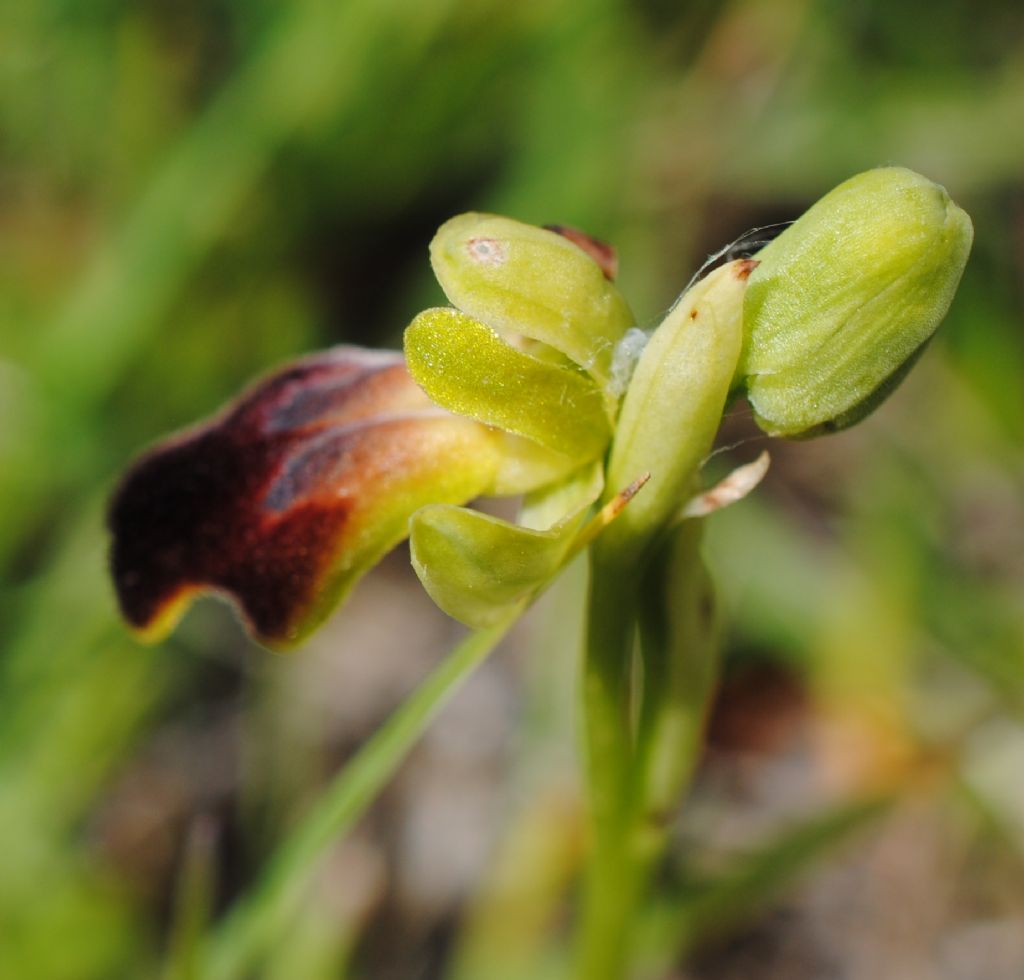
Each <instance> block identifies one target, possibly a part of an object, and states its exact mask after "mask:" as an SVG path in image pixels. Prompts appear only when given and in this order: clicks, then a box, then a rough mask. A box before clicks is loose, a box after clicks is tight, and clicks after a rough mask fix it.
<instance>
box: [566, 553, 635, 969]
mask: <svg viewBox="0 0 1024 980" xmlns="http://www.w3.org/2000/svg"><path fill="white" fill-rule="evenodd" d="M601 554H602V552H601V551H600V549H597V550H596V551H595V553H594V555H593V556H592V561H591V583H590V596H589V609H588V618H587V638H586V649H585V654H584V663H583V708H584V743H585V755H586V772H587V779H588V784H589V788H590V807H591V810H590V817H591V842H590V846H591V858H590V863H589V865H588V868H587V875H586V880H585V891H584V897H583V913H582V922H581V926H580V936H579V946H578V948H577V973H576V975H577V977H578V978H579V980H617V978H618V977H621V976H622V975H623V971H624V970H625V966H626V957H627V951H628V933H629V921H630V917H631V907H632V905H633V901H634V895H635V892H636V890H637V885H638V884H639V882H637V881H636V880H635V870H636V866H635V863H634V862H633V861H632V855H631V854H630V853H629V841H628V828H627V824H628V814H629V809H630V808H629V805H628V800H627V793H628V790H629V786H630V783H631V781H632V733H631V719H630V701H631V694H632V692H631V687H630V664H631V658H632V651H633V643H634V637H635V631H636V615H635V613H636V594H635V590H634V589H632V588H630V585H629V582H628V579H627V580H623V579H621V578H620V576H619V575H618V574H617V565H616V564H615V563H611V564H608V563H604V562H602V561H601V559H600V555H601Z"/></svg>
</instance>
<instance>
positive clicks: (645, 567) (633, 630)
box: [577, 262, 751, 980]
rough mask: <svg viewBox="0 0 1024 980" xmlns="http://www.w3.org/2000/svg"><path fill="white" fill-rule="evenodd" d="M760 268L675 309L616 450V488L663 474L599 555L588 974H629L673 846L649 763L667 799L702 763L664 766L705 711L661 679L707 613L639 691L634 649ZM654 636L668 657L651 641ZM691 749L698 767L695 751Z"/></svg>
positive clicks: (589, 757)
mask: <svg viewBox="0 0 1024 980" xmlns="http://www.w3.org/2000/svg"><path fill="white" fill-rule="evenodd" d="M750 268H751V263H748V262H736V263H731V264H729V265H727V266H723V267H722V268H721V269H719V270H716V271H715V272H714V273H712V274H711V275H710V276H708V278H707V279H705V280H703V281H701V282H699V283H697V284H696V285H695V286H694V287H693V288H692V289H691V290H689V291H688V292H687V294H686V295H685V296H683V297H682V298H681V299H680V301H679V302H678V303H677V304H676V306H675V307H674V308H673V310H672V311H671V312H670V313H669V315H668V317H667V318H666V320H665V322H664V323H663V324H662V325H661V327H659V329H658V330H657V332H656V333H655V334H654V336H653V337H652V339H651V341H650V343H649V344H648V345H647V348H646V350H645V351H644V354H643V356H642V358H641V360H640V363H639V364H638V365H637V369H636V372H635V374H634V377H633V380H632V382H631V384H630V387H629V390H628V391H627V394H626V398H625V401H624V404H623V407H622V413H621V416H620V419H619V424H618V428H617V434H616V438H615V441H614V443H613V445H612V452H611V458H610V462H609V467H608V469H609V476H608V484H607V485H608V486H609V487H616V486H621V485H623V484H625V483H626V482H627V481H629V480H630V479H633V478H635V477H636V476H638V475H640V474H642V473H650V474H651V477H650V483H649V485H648V486H647V487H645V488H644V492H643V493H642V494H640V495H638V497H637V499H636V500H635V501H633V502H632V503H631V504H630V506H629V507H628V508H626V510H625V511H624V512H623V514H622V515H621V517H619V518H618V520H617V521H616V522H615V523H614V524H612V525H611V526H610V527H609V528H608V530H607V531H605V533H604V534H603V535H602V536H601V537H600V538H599V539H598V540H597V541H596V542H595V545H594V549H593V553H592V561H591V585H590V600H589V608H588V622H587V639H586V650H585V654H584V663H583V703H584V741H585V747H586V763H587V777H588V782H589V786H590V797H591V834H592V839H591V859H590V863H589V866H588V870H587V876H586V883H585V893H584V903H583V914H582V921H581V924H580V934H579V941H578V947H577V976H578V977H579V978H580V980H618V978H621V977H622V976H624V974H625V970H626V965H627V962H628V957H629V947H630V934H631V928H632V920H633V916H634V911H635V908H636V906H637V904H638V902H639V900H640V897H641V895H642V893H643V889H644V886H645V884H646V880H647V877H648V872H649V869H650V867H651V865H652V863H653V861H654V859H655V857H656V855H657V853H659V852H660V840H661V838H660V837H659V838H658V839H657V846H652V844H654V838H651V837H650V836H649V835H647V836H646V837H645V834H644V832H643V831H644V823H645V821H646V819H647V817H646V815H647V810H648V808H647V806H646V803H645V801H646V800H647V799H648V797H649V796H650V795H651V792H649V790H648V788H647V786H646V781H647V777H648V774H649V773H648V768H649V766H651V767H653V768H652V769H650V772H651V773H655V774H657V782H658V786H657V788H656V792H655V795H657V796H658V798H659V799H660V797H661V796H663V795H666V794H667V786H666V785H663V784H671V785H674V786H676V787H677V788H681V787H679V784H680V782H681V781H682V779H683V777H684V775H685V773H686V772H687V771H689V768H690V765H689V764H688V763H686V761H685V759H684V761H683V763H682V766H681V768H679V769H678V770H673V769H672V767H670V766H669V767H667V764H666V761H665V760H666V759H671V758H672V753H673V750H674V748H675V746H674V745H672V744H671V739H672V737H673V735H674V734H675V733H676V732H677V730H678V729H679V727H680V725H681V724H684V725H685V724H686V723H687V720H688V719H691V718H693V717H694V716H695V715H697V714H700V713H702V712H701V711H699V710H697V709H696V708H695V707H694V706H693V705H690V704H688V703H687V699H688V698H689V697H690V696H691V691H690V688H689V686H688V685H687V683H686V680H687V679H686V678H685V677H681V678H678V679H676V678H670V680H671V683H669V684H667V685H666V684H664V683H662V681H658V682H657V683H655V680H656V678H657V676H658V675H659V674H669V673H670V672H671V670H672V669H673V668H671V667H670V665H669V658H670V657H675V656H677V654H678V652H679V651H678V650H677V649H676V646H677V644H676V642H675V637H676V636H678V637H679V638H680V642H682V640H683V639H688V638H690V637H693V636H696V637H698V638H699V642H698V646H699V647H700V649H701V650H704V649H705V648H708V647H709V646H710V645H709V644H708V643H707V642H706V641H705V638H704V635H703V634H704V628H703V625H702V623H701V622H700V620H699V619H698V618H696V617H697V611H693V612H692V614H690V613H688V614H687V616H686V618H685V619H684V621H683V622H676V621H675V620H674V619H671V618H669V619H666V620H665V622H664V624H663V625H664V630H662V631H660V632H659V631H654V630H648V631H647V634H648V635H647V640H648V646H647V648H645V649H642V656H643V665H644V669H645V671H649V674H650V680H651V684H650V685H645V690H644V691H642V692H639V696H638V692H635V691H634V690H633V688H632V684H631V678H632V677H633V669H632V668H633V654H634V647H635V641H636V636H637V630H638V626H639V624H640V622H641V621H642V619H644V618H647V619H650V618H651V617H649V616H648V617H643V616H642V615H641V610H642V607H643V606H644V603H642V601H641V589H642V587H643V586H642V583H644V582H646V581H647V580H648V572H649V571H650V570H651V567H652V563H654V562H655V560H656V555H657V550H658V547H659V543H660V542H659V536H660V535H661V534H662V533H663V532H664V529H665V528H666V527H667V526H669V525H670V524H671V523H672V520H673V516H674V514H675V513H676V512H678V510H679V509H680V507H681V506H682V504H683V502H684V501H685V500H686V498H687V496H689V495H690V494H691V493H692V491H693V488H694V486H695V484H696V479H697V471H698V469H699V467H700V465H701V463H702V462H703V461H704V459H705V457H706V456H707V454H708V452H709V451H710V448H711V443H712V440H713V439H714V436H715V433H716V431H717V429H718V425H719V422H720V420H721V417H722V412H723V410H724V407H725V401H726V398H727V396H728V393H729V388H730V385H731V381H732V377H733V374H734V372H735V369H736V363H737V360H738V358H739V354H740V347H741V327H742V320H741V316H740V310H741V305H742V300H743V292H744V289H745V285H746V277H747V275H748V274H749V271H750ZM698 561H699V558H698V556H697V553H696V550H695V548H694V549H691V550H690V551H687V552H685V554H684V555H682V556H678V557H677V559H676V564H679V565H680V566H681V567H680V569H678V570H675V569H674V574H673V580H677V579H682V580H683V581H684V582H688V581H689V580H690V579H691V578H692V577H693V576H692V575H691V574H690V565H691V564H694V565H695V567H696V568H698V569H699V568H700V566H699V564H696V563H697V562H698ZM659 599H660V594H659ZM686 608H687V609H691V608H692V607H690V606H687V607H686ZM655 638H657V644H655V645H656V646H657V649H655V648H653V647H652V646H651V641H652V640H654V639H655ZM701 687H702V689H706V687H707V685H703V684H702V685H701ZM658 688H661V689H658ZM649 695H650V696H649ZM698 696H699V697H700V698H703V697H705V695H704V694H698ZM637 704H639V705H640V715H641V717H644V718H646V721H645V722H644V724H643V726H642V731H643V734H644V744H643V749H642V754H641V748H640V745H639V744H638V730H637V725H636V723H635V719H634V718H633V717H632V715H633V708H634V706H635V705H637ZM652 712H653V713H652ZM689 727H690V728H693V727H694V726H693V725H690V726H689ZM686 754H688V755H689V757H690V758H691V759H692V757H693V755H694V754H695V749H692V750H690V751H689V752H688V753H686ZM666 767H667V768H668V770H669V771H668V772H667V773H663V772H662V770H663V769H666Z"/></svg>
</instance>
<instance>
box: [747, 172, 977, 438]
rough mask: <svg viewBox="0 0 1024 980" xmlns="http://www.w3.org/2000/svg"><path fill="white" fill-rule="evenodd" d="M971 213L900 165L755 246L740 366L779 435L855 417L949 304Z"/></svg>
mask: <svg viewBox="0 0 1024 980" xmlns="http://www.w3.org/2000/svg"><path fill="white" fill-rule="evenodd" d="M972 238H973V228H972V226H971V219H970V218H969V217H968V216H967V214H966V213H965V212H964V211H963V210H961V209H960V208H959V207H957V205H956V204H954V203H953V201H951V200H950V198H949V195H948V194H947V193H946V191H945V190H944V189H943V188H942V187H940V186H939V185H937V184H933V183H932V182H931V181H929V180H926V179H925V178H924V177H922V176H920V175H919V174H916V173H914V172H913V171H910V170H905V169H903V168H899V167H886V168H882V169H878V170H869V171H867V172H866V173H862V174H859V175H857V176H856V177H852V178H851V179H850V180H847V181H846V182H845V183H843V184H840V185H839V186H838V187H837V188H836V189H835V190H833V191H832V192H831V193H829V194H827V195H826V196H825V197H823V198H822V199H821V200H820V201H818V203H817V204H815V205H814V206H813V207H812V208H811V209H810V210H809V211H807V212H806V213H805V214H804V215H803V216H802V217H801V218H800V219H799V220H798V221H796V222H795V223H794V224H793V225H792V226H791V227H789V228H788V229H786V231H784V232H783V233H782V234H781V235H780V236H779V237H778V238H777V239H776V240H775V241H773V242H772V243H771V244H770V245H768V246H767V247H766V248H764V249H763V250H762V251H761V252H760V253H759V254H758V255H757V259H758V260H759V265H758V267H757V269H756V270H755V271H754V273H753V274H752V275H751V276H750V280H749V283H748V288H747V293H746V297H745V300H744V313H743V316H744V347H743V354H742V357H741V359H740V366H739V370H738V372H737V378H738V379H739V380H740V382H741V383H742V384H743V385H744V386H745V388H746V391H747V396H748V398H749V400H750V403H751V405H752V406H753V409H754V412H755V414H756V416H757V419H758V422H759V424H760V425H761V427H762V428H763V429H765V431H767V432H769V433H771V434H772V435H783V436H809V435H815V434H818V433H820V432H828V431H835V430H837V429H842V428H845V427H847V426H849V425H852V424H853V423H855V422H858V421H859V420H860V419H861V418H863V417H864V416H865V415H867V414H868V412H870V411H871V410H872V409H874V408H875V407H876V406H877V405H878V404H879V403H880V402H881V401H882V400H883V399H884V398H885V397H886V395H888V394H889V392H890V391H891V390H892V389H893V388H894V387H895V386H896V384H898V382H899V381H900V380H901V379H902V376H903V373H905V371H906V369H907V368H908V367H909V366H910V364H911V363H912V362H913V359H914V356H915V355H916V354H917V353H918V352H919V351H920V350H921V348H922V347H923V346H924V344H925V343H926V342H927V341H928V339H929V338H930V337H931V335H932V334H933V333H934V332H935V329H936V327H938V325H939V323H940V322H941V321H942V318H943V317H944V316H945V315H946V311H947V310H948V309H949V305H950V303H951V301H952V299H953V294H954V293H955V292H956V287H957V284H958V283H959V282H960V276H961V274H962V272H963V269H964V264H965V263H966V261H967V255H968V252H969V251H970V248H971V241H972Z"/></svg>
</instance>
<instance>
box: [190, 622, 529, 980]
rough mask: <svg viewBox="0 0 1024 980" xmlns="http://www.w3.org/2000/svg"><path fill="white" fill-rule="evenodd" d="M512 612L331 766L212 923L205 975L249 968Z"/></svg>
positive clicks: (218, 976)
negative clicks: (325, 782) (250, 879)
mask: <svg viewBox="0 0 1024 980" xmlns="http://www.w3.org/2000/svg"><path fill="white" fill-rule="evenodd" d="M517 615H518V610H517V612H516V615H512V616H509V617H508V618H507V619H505V620H503V621H502V622H500V623H497V624H496V625H494V626H492V627H491V628H490V629H486V630H481V631H480V632H477V633H472V634H470V635H469V636H468V637H466V639H465V640H464V641H463V642H462V643H461V644H460V645H459V646H458V647H456V648H455V650H454V651H453V652H452V653H451V654H449V656H448V658H447V659H446V660H445V661H444V662H443V663H442V664H441V665H440V666H439V667H438V668H437V669H436V670H435V671H434V672H433V673H432V674H431V675H430V676H429V677H428V678H427V679H426V680H425V681H424V682H423V683H422V684H421V685H420V687H419V688H417V690H416V691H414V692H413V694H412V695H410V696H409V697H408V698H407V699H406V700H405V702H404V703H403V704H402V705H401V707H400V708H398V710H397V711H396V712H395V713H394V714H393V715H392V716H391V717H390V718H389V719H388V721H387V722H385V723H384V725H382V726H381V728H380V729H378V731H377V732H376V734H375V735H374V736H373V737H372V738H371V739H370V740H369V741H368V742H366V744H365V745H363V747H362V748H361V749H360V751H359V752H358V753H357V755H356V756H355V757H354V758H353V759H352V761H351V762H349V764H348V765H347V766H346V767H345V768H344V769H343V770H342V771H341V773H339V774H338V776H337V777H336V778H335V780H334V783H333V784H332V785H331V786H330V787H328V789H327V791H326V792H325V794H324V795H323V797H322V798H321V799H320V801H319V803H317V805H316V806H315V807H314V809H313V810H312V812H311V813H310V814H309V815H308V816H307V817H306V819H305V820H304V821H303V822H302V823H301V824H300V825H299V826H298V827H297V828H296V830H295V832H294V833H293V834H292V835H291V836H290V837H289V838H288V839H287V840H286V841H285V842H284V843H283V844H282V845H281V847H280V848H279V850H278V851H277V853H276V854H275V855H274V856H273V857H272V858H271V860H270V864H269V866H268V867H267V869H266V871H265V872H264V873H263V874H262V875H261V876H260V879H259V883H258V884H257V885H256V886H255V888H254V889H253V891H251V892H250V893H249V895H248V896H246V897H245V898H243V899H241V900H240V901H239V903H238V904H237V905H236V906H235V908H234V909H233V910H232V911H231V912H230V913H229V914H228V916H227V918H226V919H225V920H224V922H223V924H222V925H221V926H220V928H219V929H217V930H215V931H214V932H213V934H212V936H211V938H210V940H209V945H208V947H207V950H206V957H205V963H204V970H203V972H202V973H201V974H200V975H201V976H202V977H203V978H204V980H232V978H235V977H242V976H248V975H249V971H250V969H251V967H252V964H253V963H254V962H255V961H256V960H257V959H258V958H259V957H260V956H261V955H262V953H263V952H264V951H265V950H267V949H268V948H269V947H270V946H271V945H272V944H274V943H275V942H278V941H279V940H280V938H281V935H282V931H283V930H284V929H286V928H288V926H289V919H290V916H291V914H292V913H293V912H294V911H295V910H296V909H297V907H298V905H299V903H300V901H301V899H302V896H303V892H304V890H305V888H306V886H307V884H308V883H309V880H310V877H311V874H312V872H313V871H314V870H315V869H316V867H317V864H318V862H319V860H320V859H321V858H322V857H323V856H324V854H325V853H326V851H327V850H328V849H329V847H330V846H331V845H332V844H333V843H335V842H336V841H337V840H338V839H339V838H340V837H342V836H343V835H344V834H345V833H346V832H347V831H348V830H350V829H351V828H352V826H353V824H355V822H356V821H357V820H358V819H359V817H360V816H361V815H362V814H363V812H364V811H365V810H366V808H367V807H368V806H369V804H370V803H371V802H372V801H373V799H374V798H375V797H376V795H377V793H378V792H380V790H381V789H382V788H383V786H384V784H385V783H386V782H387V781H388V780H389V779H390V778H391V776H392V775H393V774H394V772H395V770H396V769H397V768H398V766H399V764H400V763H401V762H402V760H403V759H404V758H405V757H406V755H407V754H408V752H409V750H410V749H411V748H412V746H413V744H414V743H415V742H416V740H417V739H418V738H419V737H420V735H421V734H422V733H423V731H424V730H425V729H426V727H427V726H428V725H429V724H430V722H431V721H432V720H433V718H434V717H435V716H436V715H437V713H438V712H439V711H440V710H441V708H442V707H444V705H445V704H447V702H448V701H449V700H450V699H451V697H452V696H453V695H454V694H455V692H456V691H457V690H458V688H459V686H460V685H461V684H462V682H463V681H464V680H465V679H466V678H467V677H468V676H469V675H470V674H471V673H472V672H473V669H474V668H475V667H476V666H478V665H479V664H480V663H481V662H482V661H483V660H484V659H485V658H486V657H487V655H488V654H489V653H490V652H491V650H492V649H494V647H495V646H496V645H497V643H498V642H499V641H500V640H501V638H502V637H503V636H504V635H505V633H506V632H507V631H508V629H509V627H510V626H511V625H512V623H513V622H514V621H515V619H516V617H517Z"/></svg>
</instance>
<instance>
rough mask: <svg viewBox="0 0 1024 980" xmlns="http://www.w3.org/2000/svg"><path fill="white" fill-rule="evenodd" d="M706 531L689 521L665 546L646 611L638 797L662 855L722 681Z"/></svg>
mask: <svg viewBox="0 0 1024 980" xmlns="http://www.w3.org/2000/svg"><path fill="white" fill-rule="evenodd" d="M702 531H703V528H702V522H701V521H696V520H691V521H686V522H685V523H683V524H682V525H680V526H679V527H678V528H677V529H676V530H675V531H674V532H673V533H672V534H671V536H670V537H669V538H668V539H667V540H666V541H665V542H664V543H663V545H662V547H661V548H660V549H659V551H658V553H657V555H656V556H655V558H654V560H653V562H652V565H651V569H650V572H649V574H648V577H647V580H646V582H645V586H646V587H645V589H644V592H643V601H642V605H641V611H640V635H641V649H642V653H643V664H644V700H643V713H642V715H641V718H640V725H639V730H638V733H637V764H636V767H635V777H636V783H635V785H634V791H633V794H632V797H633V799H634V800H635V801H636V814H637V816H636V820H637V823H638V825H639V832H640V833H641V835H642V836H643V838H644V840H645V842H646V849H647V850H648V851H652V852H653V853H654V854H655V855H657V854H660V852H661V850H663V848H664V845H665V835H666V833H667V831H668V828H669V823H670V820H671V817H672V815H673V812H674V811H675V809H676V808H677V807H678V805H679V801H680V798H681V797H682V795H683V794H684V792H685V791H686V789H687V787H688V786H689V784H690V782H691V780H692V778H693V773H694V770H695V769H696V766H697V762H698V761H699V757H700V751H701V747H702V745H703V742H704V729H705V724H706V721H707V714H708V708H709V706H710V702H711V698H712V696H713V694H714V690H715V682H716V680H717V678H718V662H719V657H718V651H719V642H718V639H719V637H718V634H719V630H718V623H717V617H716V611H715V603H714V594H713V590H712V587H711V580H710V577H709V576H708V573H707V570H706V568H705V566H704V562H703V559H702V557H701V553H700V542H701V537H702Z"/></svg>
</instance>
